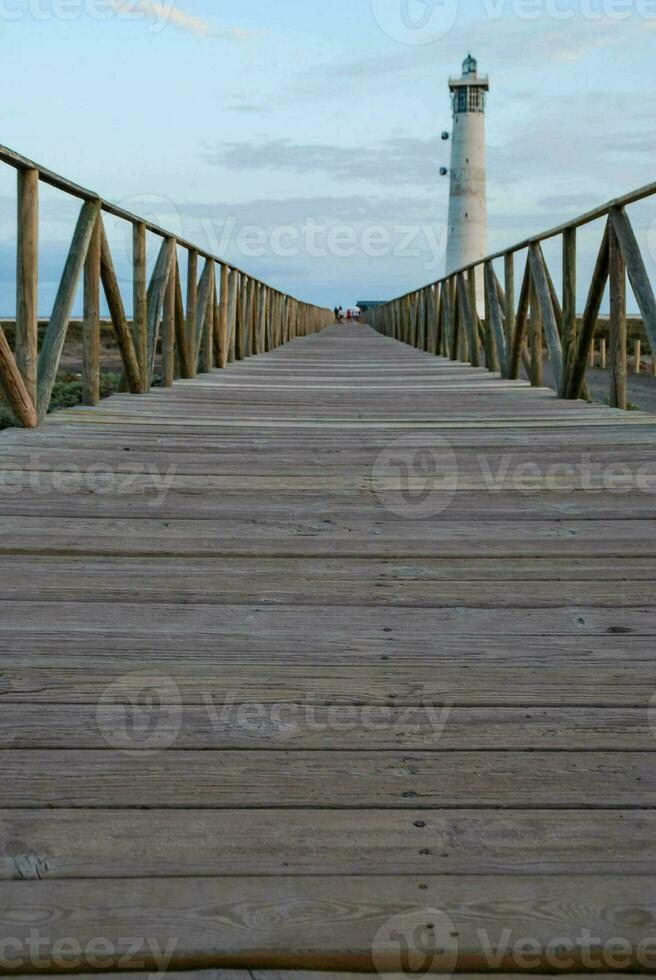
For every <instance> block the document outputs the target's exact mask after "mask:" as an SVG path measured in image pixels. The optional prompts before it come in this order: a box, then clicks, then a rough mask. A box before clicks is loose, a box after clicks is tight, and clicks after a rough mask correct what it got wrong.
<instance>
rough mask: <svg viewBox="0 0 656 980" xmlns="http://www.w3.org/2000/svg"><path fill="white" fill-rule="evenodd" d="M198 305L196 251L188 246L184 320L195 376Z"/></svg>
mask: <svg viewBox="0 0 656 980" xmlns="http://www.w3.org/2000/svg"><path fill="white" fill-rule="evenodd" d="M197 306H198V252H197V251H196V249H195V248H190V249H189V251H188V252H187V302H186V306H185V320H186V324H187V337H188V338H189V346H190V349H191V351H192V358H191V359H192V364H193V375H194V377H195V376H196V373H197V370H198V356H197V351H196V310H197Z"/></svg>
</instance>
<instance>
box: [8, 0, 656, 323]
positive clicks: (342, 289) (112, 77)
mask: <svg viewBox="0 0 656 980" xmlns="http://www.w3.org/2000/svg"><path fill="white" fill-rule="evenodd" d="M655 44H656V0H275V3H272V2H271V0H267V2H264V0H240V2H239V3H235V2H233V0H161V2H155V0H0V50H1V51H2V64H3V78H4V79H5V85H3V92H2V96H1V97H0V124H1V128H2V131H1V134H0V142H1V143H3V144H5V145H6V146H9V147H11V148H12V149H15V150H17V151H18V152H20V153H21V154H23V155H24V156H27V157H29V158H30V159H33V160H35V161H37V162H39V163H41V164H42V165H44V166H46V167H48V168H49V169H51V170H55V171H57V172H59V173H62V174H64V175H65V176H67V177H69V178H70V179H72V180H75V181H77V182H78V183H80V184H82V185H84V186H86V187H90V188H92V189H93V190H94V191H96V192H98V193H99V194H100V195H101V196H103V197H104V198H106V199H109V200H111V201H114V202H117V203H120V204H122V205H124V206H125V207H127V208H128V209H130V210H132V211H134V212H137V213H139V214H144V215H145V216H147V217H149V218H151V219H153V220H155V221H157V222H158V223H159V224H161V225H162V226H164V227H166V228H168V229H170V230H171V231H172V232H174V233H176V234H177V235H180V236H184V237H185V238H186V239H187V240H191V241H193V242H197V243H198V244H199V245H200V246H201V247H202V248H205V249H210V250H211V251H213V252H214V253H216V254H217V255H219V256H221V257H224V258H226V259H227V260H228V261H230V262H233V263H235V264H236V265H238V266H239V267H241V268H243V269H245V270H246V271H249V272H251V273H252V274H253V275H256V276H258V277H260V278H262V279H265V280H266V281H268V282H270V283H272V284H273V285H274V286H276V287H278V288H280V289H283V290H285V291H288V292H290V293H292V294H293V295H295V296H298V297H299V298H302V299H307V300H309V301H313V302H317V303H320V304H322V305H328V306H333V305H335V304H336V303H341V304H342V305H344V306H347V305H350V304H352V303H354V302H355V301H356V300H358V299H386V298H391V297H393V296H396V295H398V294H400V293H403V292H406V291H407V290H409V289H410V288H413V287H415V286H419V285H422V284H424V283H427V282H430V281H434V280H436V279H438V278H439V277H440V276H441V275H442V274H443V268H444V255H445V248H446V237H445V236H446V227H445V226H446V217H447V205H448V178H443V177H440V175H439V168H440V166H448V163H449V159H448V157H449V144H448V143H444V142H442V140H441V139H440V134H441V132H442V131H443V130H448V129H449V128H450V125H451V117H450V104H449V92H448V77H449V75H452V74H459V73H460V67H461V63H462V60H463V58H464V56H465V55H466V54H467V52H468V51H471V52H472V53H473V54H474V55H475V56H476V57H477V58H478V60H479V70H480V71H481V72H485V73H487V74H489V76H490V82H491V92H490V97H489V102H488V112H487V142H488V191H489V212H490V227H489V247H490V250H497V249H499V248H502V247H504V246H506V245H510V244H512V243H513V242H515V241H518V240H521V239H523V238H525V237H526V236H527V235H529V234H533V233H535V232H538V231H540V230H543V229H546V228H550V227H552V226H554V225H557V224H559V223H560V222H562V221H564V220H566V219H568V218H570V217H573V216H575V215H577V214H578V213H580V212H583V211H586V210H588V209H590V208H592V207H594V206H596V205H597V204H601V203H603V202H604V201H606V200H609V199H611V198H614V197H616V196H618V195H620V194H623V193H625V192H628V191H629V190H631V189H633V188H636V187H639V186H641V185H643V184H647V183H649V182H650V181H652V180H655V179H656V167H655V166H654V161H655V154H656V126H655V123H656V100H655V99H654V96H653V93H654V91H656V59H654V57H653V52H654V45H655ZM7 80H11V81H10V84H7ZM78 207H79V204H78V202H75V201H73V200H71V199H66V198H65V196H64V195H62V194H60V193H59V192H55V191H52V190H50V189H47V188H46V189H44V190H43V193H42V207H41V214H42V222H41V244H40V256H41V280H42V281H41V293H40V303H41V307H42V308H41V313H42V314H43V315H47V314H48V313H49V312H50V308H51V305H52V299H53V297H54V292H55V289H56V284H57V280H58V277H59V274H60V272H61V268H62V267H63V263H64V260H65V256H66V251H67V248H68V244H69V243H70V237H71V234H72V229H73V225H74V222H75V217H76V213H77V210H78ZM631 213H632V216H633V217H634V220H635V225H636V231H637V233H638V236H639V238H640V240H641V242H642V243H643V245H644V248H645V255H646V257H647V258H648V261H649V263H650V264H652V263H653V262H654V261H656V221H655V219H656V199H655V200H654V201H649V202H647V203H645V204H642V205H640V206H636V207H635V208H634V209H633V210H632V212H631ZM0 228H1V230H2V236H1V238H0V313H1V314H2V315H13V311H14V308H15V299H14V289H15V286H14V266H15V257H14V252H15V234H16V232H15V173H14V171H13V170H12V169H11V168H9V167H6V166H5V165H3V164H0ZM601 230H602V229H601V228H600V227H598V226H597V225H595V226H594V227H591V228H590V229H589V230H587V231H585V232H583V233H581V235H580V292H581V300H580V302H581V305H582V303H583V300H584V295H583V293H584V289H585V286H586V285H587V283H586V279H588V280H589V269H590V267H591V264H592V262H593V261H594V255H595V248H598V244H599V241H600V238H601ZM108 232H109V234H110V238H111V240H112V247H113V249H114V251H115V260H116V264H117V266H118V267H119V270H120V273H121V278H122V287H123V288H124V291H125V296H126V305H128V307H129V305H130V301H129V282H128V275H127V268H128V262H129V241H130V239H129V233H128V229H127V227H126V226H124V225H123V223H121V222H115V221H110V222H109V223H108ZM154 248H155V241H153V242H151V248H150V251H149V256H150V261H151V262H153V261H154V257H155V253H154ZM546 254H547V258H548V260H549V262H550V264H551V266H552V269H553V275H554V279H555V280H556V282H558V281H559V279H560V276H559V262H560V259H559V253H558V243H557V242H553V243H551V244H549V245H548V246H547V248H546ZM78 305H79V303H78Z"/></svg>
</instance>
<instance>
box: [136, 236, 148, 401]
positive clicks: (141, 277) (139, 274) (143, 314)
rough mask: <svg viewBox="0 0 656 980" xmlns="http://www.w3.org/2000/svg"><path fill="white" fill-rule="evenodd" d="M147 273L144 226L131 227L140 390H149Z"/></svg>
mask: <svg viewBox="0 0 656 980" xmlns="http://www.w3.org/2000/svg"><path fill="white" fill-rule="evenodd" d="M147 291H148V271H147V267H146V226H145V224H143V222H137V223H136V224H134V225H133V226H132V304H133V311H134V313H133V319H132V337H133V341H134V347H135V352H136V355H137V360H138V362H139V370H140V372H141V390H142V391H143V392H147V391H149V390H150V380H151V379H150V372H149V370H148V300H147Z"/></svg>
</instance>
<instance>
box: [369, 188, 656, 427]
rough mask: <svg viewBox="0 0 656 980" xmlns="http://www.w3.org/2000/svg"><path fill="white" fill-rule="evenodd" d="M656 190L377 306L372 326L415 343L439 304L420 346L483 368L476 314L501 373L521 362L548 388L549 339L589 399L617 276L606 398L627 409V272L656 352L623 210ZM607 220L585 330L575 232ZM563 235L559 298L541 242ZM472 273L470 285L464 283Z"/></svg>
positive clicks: (648, 293)
mask: <svg viewBox="0 0 656 980" xmlns="http://www.w3.org/2000/svg"><path fill="white" fill-rule="evenodd" d="M654 194H656V183H652V184H647V185H646V186H645V187H641V188H639V189H638V190H635V191H632V192H631V193H629V194H625V195H624V196H623V197H621V198H617V199H616V200H614V201H610V202H609V203H607V204H605V205H603V206H601V207H599V208H595V209H594V210H593V211H588V212H586V213H585V214H583V215H581V216H580V217H578V218H575V219H573V220H572V221H568V222H566V223H565V224H562V225H559V226H558V227H557V228H552V229H551V230H549V231H546V232H543V233H541V234H539V235H534V236H532V237H531V238H527V239H525V240H524V241H522V242H519V243H517V244H516V245H512V246H510V247H509V248H507V249H505V250H503V251H500V252H495V253H494V254H492V255H488V256H485V257H484V258H482V259H479V260H477V261H476V262H472V263H470V264H469V265H466V266H463V267H462V268H461V269H457V270H455V271H454V272H451V273H449V275H447V276H445V277H444V278H443V279H440V280H438V281H437V282H434V283H429V284H428V285H427V286H423V287H421V288H420V289H414V290H412V291H411V292H409V293H405V294H404V295H402V296H399V297H398V298H396V299H393V300H390V301H389V302H388V303H386V304H384V305H383V306H381V307H378V308H377V309H376V310H374V311H373V312H372V315H371V319H372V324H373V326H374V327H376V329H378V330H379V331H381V332H382V333H384V334H386V335H388V336H391V337H394V338H395V339H397V340H401V341H404V342H406V343H410V344H411V345H413V346H417V344H416V342H415V339H414V336H413V331H412V329H411V324H412V323H414V319H415V317H416V316H417V311H418V310H419V309H420V308H423V307H426V308H428V309H432V308H434V307H435V306H436V307H437V312H436V314H435V315H434V316H433V317H432V320H431V322H430V323H429V325H428V331H429V333H430V334H431V336H428V337H426V338H425V339H424V341H423V346H422V349H424V350H427V351H431V352H435V353H437V354H441V355H446V356H448V357H450V358H451V359H452V360H458V359H460V360H468V361H469V362H470V363H471V365H472V367H477V366H479V364H480V360H479V353H478V336H477V334H476V332H475V331H474V330H473V321H474V320H476V321H478V327H479V330H480V331H481V332H482V340H483V341H484V346H485V364H486V366H487V368H488V370H490V371H496V370H498V365H499V364H500V370H501V373H502V376H503V377H505V378H508V379H511V380H516V379H517V378H518V377H519V371H520V365H521V363H522V362H523V363H524V366H525V368H526V370H527V373H528V376H529V379H530V381H531V383H532V384H533V385H534V386H541V385H542V365H543V357H544V342H545V341H546V348H547V351H548V354H549V360H550V363H551V368H552V372H553V376H554V386H555V388H556V390H557V392H558V395H559V396H560V397H561V398H569V399H578V398H582V397H587V396H588V386H587V383H586V372H587V370H588V367H589V365H590V360H591V356H592V354H593V352H594V342H595V332H596V330H597V324H598V321H599V311H600V308H601V302H602V299H603V296H604V292H605V290H606V286H607V284H608V281H609V278H610V279H611V285H612V288H611V294H612V295H611V300H612V302H611V315H610V320H609V333H610V344H609V350H610V355H611V363H610V368H611V385H610V395H609V402H610V404H611V406H613V407H617V408H626V407H627V392H626V365H627V333H628V332H627V317H626V292H627V291H626V280H627V277H628V279H629V280H630V282H631V286H632V288H633V292H634V295H635V297H636V301H637V303H638V306H639V308H640V314H641V317H642V322H643V327H644V331H645V333H646V335H647V339H648V341H649V345H650V349H651V354H652V359H654V358H656V297H655V295H654V289H653V287H652V284H651V282H650V281H649V276H648V273H647V268H646V265H645V262H644V260H643V257H642V254H641V251H640V247H639V245H638V242H637V239H636V236H635V233H634V231H633V228H632V226H631V222H630V220H629V217H628V215H627V213H626V207H627V205H629V204H634V203H636V202H637V201H641V200H644V199H645V198H647V197H649V196H651V195H654ZM604 217H605V218H606V229H605V232H604V236H603V240H602V244H601V249H600V251H599V256H598V258H597V262H596V266H595V270H594V273H593V276H592V280H591V285H590V291H589V294H588V298H587V302H586V306H585V312H584V314H583V319H582V322H581V326H580V329H579V327H578V322H577V317H576V243H577V229H579V228H581V227H583V226H584V225H586V224H589V223H590V222H592V221H597V220H599V219H600V218H604ZM557 236H561V237H562V261H563V293H562V298H561V297H559V296H558V293H557V291H556V288H555V286H554V282H553V279H552V276H551V274H550V272H549V268H548V265H547V262H546V260H545V257H544V252H543V250H542V243H543V242H544V241H546V240H549V239H553V238H554V237H557ZM524 250H527V257H526V266H525V271H524V277H523V280H522V287H521V292H520V296H519V303H518V306H517V308H515V299H514V295H515V267H514V257H515V256H516V255H517V254H518V253H519V252H522V251H524ZM497 259H503V260H504V278H505V289H504V287H503V286H502V285H501V283H500V282H499V280H498V278H497V275H496V272H495V270H494V266H493V262H494V261H495V260H497ZM477 276H478V277H479V279H480V281H481V284H483V285H484V298H485V300H484V301H485V317H484V322H482V323H481V322H480V320H479V318H478V315H477V313H476V315H474V316H472V311H471V306H472V304H473V305H474V311H475V310H476V307H475V302H474V297H475V288H476V287H475V282H476V278H477ZM465 278H466V279H467V283H468V286H469V291H467V290H466V289H465ZM438 295H439V302H438V303H437V304H435V302H433V300H434V298H435V297H437V296H438ZM640 351H641V345H640V342H639V341H638V342H637V343H636V348H635V355H634V356H635V364H636V370H638V371H639V370H640V361H639V358H640ZM604 362H605V347H604Z"/></svg>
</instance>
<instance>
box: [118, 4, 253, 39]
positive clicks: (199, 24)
mask: <svg viewBox="0 0 656 980" xmlns="http://www.w3.org/2000/svg"><path fill="white" fill-rule="evenodd" d="M108 3H109V6H110V7H112V8H113V9H114V10H115V11H116V12H117V13H118V14H120V15H121V16H122V17H134V18H135V19H140V20H143V19H144V18H149V19H150V20H151V22H152V23H153V24H154V25H156V27H157V28H158V29H159V30H162V29H163V28H164V27H166V26H168V25H169V24H172V25H173V26H174V27H177V28H178V29H179V30H181V31H186V32H187V33H189V34H193V35H195V36H196V37H218V38H223V39H225V40H231V41H243V40H247V39H248V38H250V37H252V36H253V35H252V33H251V32H249V31H246V30H243V29H242V28H240V27H227V28H226V27H217V25H216V24H213V23H212V22H211V21H208V20H204V19H203V18H202V17H196V16H194V15H192V14H188V13H185V11H184V10H179V9H178V7H177V6H176V0H163V2H159V0H108Z"/></svg>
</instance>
